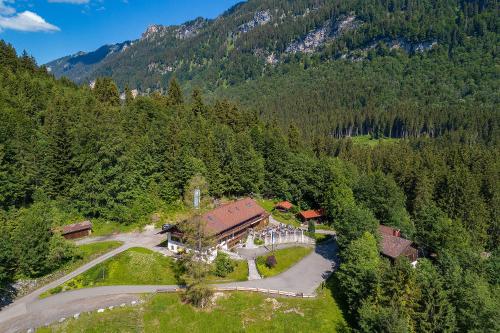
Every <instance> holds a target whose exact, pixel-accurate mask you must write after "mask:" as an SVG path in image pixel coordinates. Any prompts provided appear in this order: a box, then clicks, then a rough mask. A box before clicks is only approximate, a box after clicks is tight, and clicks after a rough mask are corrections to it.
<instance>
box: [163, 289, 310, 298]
mask: <svg viewBox="0 0 500 333" xmlns="http://www.w3.org/2000/svg"><path fill="white" fill-rule="evenodd" d="M183 290H184V288H175V289H158V290H157V291H156V292H157V293H176V292H181V291H183ZM214 290H215V291H250V292H257V293H263V294H267V295H275V296H286V297H300V298H314V297H316V296H314V295H306V294H304V293H294V292H290V291H283V290H275V289H266V288H251V287H216V288H214Z"/></svg>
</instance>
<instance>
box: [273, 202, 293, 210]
mask: <svg viewBox="0 0 500 333" xmlns="http://www.w3.org/2000/svg"><path fill="white" fill-rule="evenodd" d="M275 207H276V208H281V209H287V210H288V209H292V207H293V205H292V203H290V202H288V201H281V202H278V203H277V204H276V206H275Z"/></svg>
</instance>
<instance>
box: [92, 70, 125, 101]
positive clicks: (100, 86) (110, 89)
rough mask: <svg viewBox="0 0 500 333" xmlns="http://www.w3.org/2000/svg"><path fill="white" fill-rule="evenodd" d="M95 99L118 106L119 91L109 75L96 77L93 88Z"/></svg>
mask: <svg viewBox="0 0 500 333" xmlns="http://www.w3.org/2000/svg"><path fill="white" fill-rule="evenodd" d="M93 92H94V95H95V96H96V98H97V100H99V101H100V102H102V103H105V104H108V105H111V106H118V105H120V93H119V92H118V87H117V86H116V84H115V82H114V81H113V80H112V79H111V78H109V77H103V78H98V79H96V81H95V86H94V89H93Z"/></svg>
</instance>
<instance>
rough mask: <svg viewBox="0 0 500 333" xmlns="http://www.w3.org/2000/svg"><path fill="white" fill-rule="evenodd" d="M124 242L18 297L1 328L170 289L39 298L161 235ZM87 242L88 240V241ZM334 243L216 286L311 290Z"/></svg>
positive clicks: (331, 264)
mask: <svg viewBox="0 0 500 333" xmlns="http://www.w3.org/2000/svg"><path fill="white" fill-rule="evenodd" d="M107 239H108V240H109V239H117V240H121V241H123V242H124V245H122V246H120V247H119V248H117V249H115V250H112V251H111V252H108V253H107V254H105V255H103V256H101V257H99V258H97V259H95V260H93V261H91V262H89V263H87V264H86V265H83V266H82V267H80V268H78V269H77V270H75V271H74V272H71V273H70V274H68V275H66V276H64V277H63V278H61V279H58V280H56V281H54V282H52V283H50V284H48V285H46V286H44V287H42V288H40V289H38V290H36V291H35V292H33V293H31V294H29V295H27V296H25V297H23V298H21V299H19V300H17V301H16V302H14V303H13V304H11V305H10V306H9V307H7V308H5V309H4V310H2V311H0V332H5V333H7V332H19V331H24V330H27V329H29V328H32V327H39V326H41V325H44V324H46V323H51V322H54V321H57V320H59V319H60V318H61V317H68V316H72V315H73V314H75V313H79V312H84V311H90V310H95V309H97V308H99V307H106V306H109V305H115V306H116V305H118V304H120V303H122V302H127V301H130V300H133V299H136V298H137V294H142V293H153V292H157V291H161V290H173V289H176V288H178V286H176V285H155V286H109V287H96V288H87V289H79V290H74V291H69V292H64V293H60V294H56V295H54V296H51V297H48V298H45V299H42V300H41V299H38V296H39V295H40V294H42V293H44V292H45V291H47V290H50V289H52V288H54V287H56V286H58V285H60V284H62V283H64V282H66V281H68V280H70V279H72V278H73V277H75V276H77V275H79V274H81V273H83V272H85V271H86V270H88V269H90V268H91V267H93V266H95V265H97V264H99V263H101V262H103V261H105V260H107V259H108V258H110V257H112V256H114V255H116V254H118V253H120V252H123V251H125V250H126V249H128V248H130V247H134V246H143V247H148V248H154V247H155V245H157V244H158V240H160V239H162V237H161V236H159V235H157V233H156V231H153V230H152V231H149V232H147V233H142V234H128V235H119V236H116V237H115V238H107ZM87 242H88V241H87ZM336 254H337V246H336V243H335V242H325V243H323V244H320V245H318V246H316V248H315V251H313V252H312V253H311V254H310V255H308V256H306V257H305V258H304V259H303V260H302V261H300V262H299V263H297V264H296V265H295V266H293V267H292V268H290V269H289V270H287V271H286V272H284V273H282V274H280V275H278V276H275V277H272V278H266V279H260V280H252V281H242V282H234V283H226V284H219V285H217V286H219V287H253V288H266V289H276V290H282V291H289V292H295V293H304V294H314V292H315V290H316V288H317V287H318V286H319V285H320V283H321V282H322V281H324V280H325V279H326V278H327V277H328V275H329V274H331V272H332V271H333V270H334V268H335V266H336Z"/></svg>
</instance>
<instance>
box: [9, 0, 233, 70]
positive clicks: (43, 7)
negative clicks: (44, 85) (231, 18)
mask: <svg viewBox="0 0 500 333" xmlns="http://www.w3.org/2000/svg"><path fill="white" fill-rule="evenodd" d="M238 2H241V0H163V1H160V0H33V1H30V0H0V39H3V40H5V41H7V42H8V43H11V44H12V45H13V46H14V47H15V48H16V49H17V51H18V52H22V51H23V50H26V51H27V52H28V53H29V54H31V55H33V56H34V57H35V59H36V60H37V62H38V63H39V64H44V63H46V62H49V61H51V60H54V59H57V58H59V57H62V56H65V55H68V54H73V53H76V52H78V51H92V50H95V49H97V48H98V47H99V46H102V45H104V44H112V43H117V42H122V41H125V40H132V39H137V38H139V37H140V35H141V33H142V32H143V31H144V30H146V28H147V26H149V25H151V24H164V25H171V24H179V23H183V22H185V21H188V20H191V19H194V18H196V17H198V16H202V17H206V18H214V17H216V16H218V15H219V14H221V13H222V12H224V11H225V10H226V9H228V8H229V7H231V6H232V5H234V4H236V3H238Z"/></svg>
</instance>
